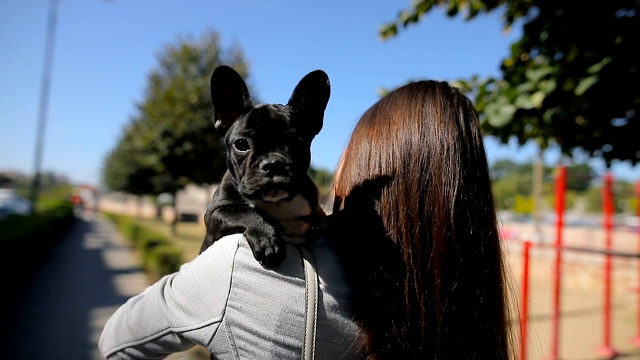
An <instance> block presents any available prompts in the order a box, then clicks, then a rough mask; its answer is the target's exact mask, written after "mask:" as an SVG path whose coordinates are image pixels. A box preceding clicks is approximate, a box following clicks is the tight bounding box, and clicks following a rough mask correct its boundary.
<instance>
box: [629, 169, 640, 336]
mask: <svg viewBox="0 0 640 360" xmlns="http://www.w3.org/2000/svg"><path fill="white" fill-rule="evenodd" d="M636 199H637V202H636V213H637V215H638V220H640V180H638V182H636ZM636 232H637V233H638V252H639V253H640V224H638V228H637V229H636ZM637 326H638V331H637V333H636V336H634V337H633V339H631V341H632V342H633V344H634V345H636V346H640V259H639V260H638V321H637Z"/></svg>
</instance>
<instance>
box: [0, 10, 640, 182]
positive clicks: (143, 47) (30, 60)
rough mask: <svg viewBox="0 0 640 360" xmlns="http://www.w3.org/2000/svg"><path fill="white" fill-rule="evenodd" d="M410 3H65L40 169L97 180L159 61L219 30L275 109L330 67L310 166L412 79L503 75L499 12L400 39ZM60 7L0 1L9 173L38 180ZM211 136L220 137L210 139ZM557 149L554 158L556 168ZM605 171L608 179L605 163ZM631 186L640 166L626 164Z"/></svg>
mask: <svg viewBox="0 0 640 360" xmlns="http://www.w3.org/2000/svg"><path fill="white" fill-rule="evenodd" d="M408 4H409V0H407V1H383V0H370V1H358V2H356V1H344V0H326V1H314V2H311V1H292V0H277V1H276V0H273V1H272V0H253V1H248V0H236V1H219V0H135V1H126V0H112V1H103V0H60V5H59V11H58V29H57V34H56V43H55V51H54V60H53V71H52V77H51V93H50V97H49V111H48V116H47V125H46V132H45V142H44V154H43V159H42V167H43V169H45V170H53V171H55V172H57V173H61V174H64V175H67V176H68V177H69V178H70V179H71V180H72V181H74V182H83V183H91V184H97V183H98V182H99V181H100V173H101V166H102V162H103V160H104V157H105V155H106V154H107V153H108V152H109V151H110V150H111V149H112V148H114V147H115V146H116V143H117V140H118V138H119V135H120V133H121V131H122V128H123V127H124V126H125V124H127V123H128V122H129V119H130V118H131V116H132V115H133V114H134V113H135V104H136V103H137V102H139V101H141V100H142V97H143V94H144V89H145V87H146V80H147V75H148V73H149V72H150V71H151V69H153V68H154V67H155V66H157V58H156V54H158V53H159V51H160V50H161V49H162V48H163V47H164V46H165V45H166V44H170V43H175V41H176V40H177V39H178V37H179V36H193V37H198V36H200V35H201V34H202V33H203V32H205V31H207V30H215V31H218V32H219V33H220V34H221V36H222V40H223V45H225V46H227V45H229V44H231V43H236V44H238V45H239V46H240V47H241V48H242V49H243V50H244V54H245V58H246V59H247V60H248V61H249V63H250V73H251V78H250V79H249V81H250V82H251V84H252V85H253V87H254V89H255V90H256V95H257V96H258V97H259V98H260V99H261V100H263V101H265V102H277V103H283V102H285V101H286V100H287V99H288V98H289V96H290V94H291V91H292V90H293V88H294V86H295V85H296V84H297V82H298V81H299V80H300V78H302V77H303V76H304V75H305V74H307V73H308V72H310V71H312V70H315V69H322V70H324V71H326V72H327V74H328V75H329V77H330V80H331V86H332V93H331V99H330V100H329V105H328V107H327V110H326V112H325V123H324V127H323V129H322V131H321V133H320V134H319V135H318V136H317V137H316V139H315V140H314V143H313V147H312V163H313V165H314V166H316V167H320V168H325V169H327V170H330V171H333V169H334V167H335V165H336V163H337V161H338V158H339V156H340V153H341V151H342V149H343V148H344V146H345V144H346V142H347V139H348V137H349V135H350V131H351V129H352V127H353V125H354V124H355V121H356V120H357V119H358V117H359V116H360V115H361V114H362V112H363V111H364V110H365V109H366V108H367V107H369V106H370V105H372V104H373V103H374V102H375V101H376V100H377V99H378V89H380V88H393V87H396V86H398V85H401V84H403V83H405V82H406V81H408V80H417V79H427V78H430V79H436V80H453V79H456V78H462V77H469V76H471V75H473V74H477V75H480V76H487V75H498V74H499V64H500V62H501V60H502V59H503V58H504V57H505V56H507V54H508V51H509V44H510V43H512V42H513V41H514V40H515V39H517V38H518V37H519V35H520V29H519V28H514V29H512V30H511V31H510V32H508V33H505V32H504V31H503V29H502V23H501V20H500V19H499V18H498V16H497V15H492V16H484V17H481V18H479V19H476V20H473V21H471V22H465V21H464V20H462V19H461V18H458V19H449V18H447V17H446V16H445V15H444V14H443V13H441V12H438V13H433V14H431V13H430V14H428V15H427V17H426V18H425V19H424V20H423V21H422V22H421V23H420V24H419V25H417V26H414V27H412V28H410V29H408V30H406V31H403V32H401V34H400V36H398V37H396V38H394V39H391V40H387V41H381V40H380V39H379V37H378V29H379V28H380V26H381V25H383V24H384V23H386V22H388V21H391V20H393V19H394V18H395V16H396V14H397V13H398V11H400V10H401V9H403V8H404V7H406V6H407V5H408ZM48 9H49V1H48V0H37V1H36V0H28V1H25V0H3V1H1V2H0V49H1V50H0V79H2V80H1V81H0V171H2V170H18V171H22V172H25V173H31V172H32V171H33V168H34V156H35V143H36V125H37V117H38V105H39V100H40V98H39V94H40V86H41V79H42V73H43V64H44V49H45V46H44V45H45V34H46V20H47V13H48ZM212 136H217V135H216V134H212ZM486 145H487V152H488V155H489V158H490V161H494V160H496V159H500V158H505V157H511V158H514V159H515V160H518V161H525V160H530V159H532V158H533V154H534V153H535V146H533V145H531V144H530V145H527V146H525V147H524V148H518V147H517V146H516V145H514V144H511V145H509V146H501V145H498V144H497V143H496V142H495V141H493V140H491V139H487V140H486ZM558 160H559V156H558V154H557V153H553V152H550V153H549V154H548V155H547V156H546V161H547V163H548V164H550V165H555V164H556V163H557V161H558ZM594 165H595V166H597V167H596V168H597V169H598V170H600V171H603V170H604V168H603V167H602V165H601V164H599V163H597V162H596V163H594ZM613 171H614V173H615V174H616V175H617V176H619V177H623V178H626V179H628V180H631V181H635V180H636V179H638V178H640V166H636V167H635V168H632V167H631V166H630V165H629V164H626V163H621V164H615V166H614V168H613Z"/></svg>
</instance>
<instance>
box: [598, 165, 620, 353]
mask: <svg viewBox="0 0 640 360" xmlns="http://www.w3.org/2000/svg"><path fill="white" fill-rule="evenodd" d="M612 184H613V175H611V173H607V174H605V176H604V184H603V186H602V207H603V210H604V221H603V225H604V233H605V250H606V251H610V250H611V238H612V230H613V212H614V208H613V192H612V191H611V187H612ZM603 306H604V308H603V320H604V326H603V343H602V345H601V346H600V347H599V348H598V353H599V354H600V355H603V356H606V357H613V356H615V355H616V354H617V352H616V351H615V350H614V349H613V347H612V346H611V255H610V254H608V253H607V254H605V258H604V305H603Z"/></svg>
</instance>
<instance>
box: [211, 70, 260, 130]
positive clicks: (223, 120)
mask: <svg viewBox="0 0 640 360" xmlns="http://www.w3.org/2000/svg"><path fill="white" fill-rule="evenodd" d="M210 85H211V102H212V103H213V112H214V117H215V126H216V130H218V131H219V132H220V133H221V134H222V135H224V134H225V133H226V132H227V130H228V129H229V126H231V124H233V122H234V121H235V120H236V119H237V118H238V117H239V116H240V115H242V113H243V112H244V111H245V109H247V108H249V107H252V106H253V102H252V101H251V97H250V96H249V90H248V89H247V84H245V82H244V80H242V77H241V76H240V74H238V73H237V72H236V71H235V70H233V69H232V68H231V67H229V66H226V65H221V66H218V67H217V68H216V69H215V70H214V71H213V74H211V84H210Z"/></svg>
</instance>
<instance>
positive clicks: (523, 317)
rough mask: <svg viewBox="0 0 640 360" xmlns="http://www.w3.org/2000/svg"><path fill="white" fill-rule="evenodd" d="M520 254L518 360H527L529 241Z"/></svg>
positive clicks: (526, 241) (525, 241) (524, 242)
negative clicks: (520, 286)
mask: <svg viewBox="0 0 640 360" xmlns="http://www.w3.org/2000/svg"><path fill="white" fill-rule="evenodd" d="M523 245H524V253H523V254H522V268H523V269H522V302H521V304H522V309H521V310H520V311H521V314H520V360H526V359H527V324H528V322H529V253H530V252H531V241H529V240H524V241H523Z"/></svg>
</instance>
